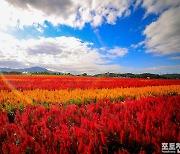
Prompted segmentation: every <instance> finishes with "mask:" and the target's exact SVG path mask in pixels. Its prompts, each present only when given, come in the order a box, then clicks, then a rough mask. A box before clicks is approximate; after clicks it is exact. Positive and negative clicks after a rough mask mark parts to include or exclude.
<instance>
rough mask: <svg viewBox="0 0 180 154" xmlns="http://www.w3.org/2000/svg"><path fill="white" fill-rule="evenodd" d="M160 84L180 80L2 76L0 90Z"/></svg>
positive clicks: (174, 82)
mask: <svg viewBox="0 0 180 154" xmlns="http://www.w3.org/2000/svg"><path fill="white" fill-rule="evenodd" d="M160 85H180V80H159V79H158V80H157V79H130V78H95V77H68V76H66V77H63V76H18V75H15V76H0V90H9V89H10V90H11V89H12V88H15V89H18V90H32V89H47V90H57V89H75V88H81V89H82V88H83V89H89V88H90V89H92V88H119V87H144V86H160Z"/></svg>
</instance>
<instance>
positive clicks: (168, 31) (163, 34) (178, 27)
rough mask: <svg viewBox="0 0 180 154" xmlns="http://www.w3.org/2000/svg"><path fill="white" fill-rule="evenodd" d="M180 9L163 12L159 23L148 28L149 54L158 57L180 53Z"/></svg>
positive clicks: (154, 23) (146, 32) (147, 45)
mask: <svg viewBox="0 0 180 154" xmlns="http://www.w3.org/2000/svg"><path fill="white" fill-rule="evenodd" d="M179 17H180V7H176V8H171V9H169V10H167V11H165V12H163V13H162V14H161V15H160V17H159V18H158V20H157V21H155V22H152V23H151V24H150V25H148V26H147V27H146V29H145V30H144V32H143V34H144V35H145V36H146V43H145V45H146V47H147V52H153V53H155V54H156V55H165V54H174V53H180V43H179V42H180V18H179Z"/></svg>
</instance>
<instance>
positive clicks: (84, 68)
mask: <svg viewBox="0 0 180 154" xmlns="http://www.w3.org/2000/svg"><path fill="white" fill-rule="evenodd" d="M0 45H1V48H0V67H13V68H19V67H21V68H23V67H31V66H41V67H46V68H49V69H51V70H56V71H62V72H73V73H83V72H87V73H91V74H93V73H97V72H107V71H113V72H119V71H120V70H121V67H120V66H119V65H116V64H109V63H108V61H107V60H105V59H104V55H102V54H100V53H99V52H98V49H97V48H92V43H89V42H83V41H82V40H80V39H77V38H74V37H65V36H61V37H55V38H43V37H42V38H39V39H29V40H17V39H16V38H14V37H12V36H11V35H8V34H5V33H2V32H0Z"/></svg>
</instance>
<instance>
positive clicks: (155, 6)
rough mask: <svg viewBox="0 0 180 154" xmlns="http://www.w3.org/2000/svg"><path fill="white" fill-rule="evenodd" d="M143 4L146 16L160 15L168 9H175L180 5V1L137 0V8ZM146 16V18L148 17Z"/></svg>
mask: <svg viewBox="0 0 180 154" xmlns="http://www.w3.org/2000/svg"><path fill="white" fill-rule="evenodd" d="M140 4H141V7H143V8H145V9H146V15H148V14H151V13H153V14H159V13H162V12H163V11H164V10H166V9H170V8H174V7H177V6H179V5H180V1H179V0H137V1H136V4H135V7H137V6H138V5H140ZM146 15H145V16H146Z"/></svg>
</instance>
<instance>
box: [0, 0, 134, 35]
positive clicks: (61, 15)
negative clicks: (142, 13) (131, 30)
mask: <svg viewBox="0 0 180 154" xmlns="http://www.w3.org/2000/svg"><path fill="white" fill-rule="evenodd" d="M131 3H132V2H131V0H121V1H118V0H115V1H111V0H106V1H103V0H92V1H89V0H84V1H82V0H76V1H73V0H51V1H50V0H27V1H23V0H1V1H0V10H1V16H0V20H1V24H0V28H1V29H2V28H7V27H19V28H23V26H32V25H33V24H34V23H35V24H36V25H37V24H40V25H44V21H49V22H51V23H52V24H53V25H55V26H56V25H58V24H65V25H68V26H71V27H79V28H82V27H83V26H84V25H85V23H90V24H91V25H92V26H94V27H96V26H100V25H101V24H102V23H103V22H107V23H108V24H115V22H116V20H117V18H120V17H122V16H123V15H124V16H128V15H129V14H130V10H129V7H130V5H131ZM37 28H38V30H40V31H41V32H42V31H43V29H42V27H40V26H38V27H37Z"/></svg>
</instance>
